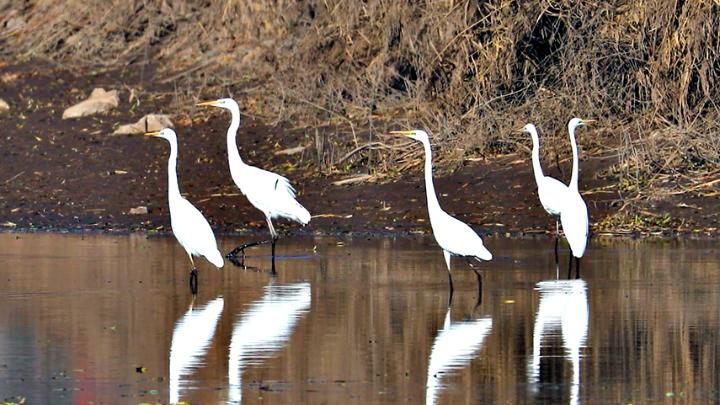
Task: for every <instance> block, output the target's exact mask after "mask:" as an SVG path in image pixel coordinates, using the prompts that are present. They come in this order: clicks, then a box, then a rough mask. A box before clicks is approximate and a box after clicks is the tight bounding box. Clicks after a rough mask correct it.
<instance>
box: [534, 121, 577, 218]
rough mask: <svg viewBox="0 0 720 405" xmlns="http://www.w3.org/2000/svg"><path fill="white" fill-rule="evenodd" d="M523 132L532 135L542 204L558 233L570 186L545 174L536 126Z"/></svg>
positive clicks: (535, 168)
mask: <svg viewBox="0 0 720 405" xmlns="http://www.w3.org/2000/svg"><path fill="white" fill-rule="evenodd" d="M523 131H524V132H527V133H529V134H530V137H531V138H532V142H533V148H532V165H533V173H534V174H535V182H536V183H537V187H538V196H539V197H540V204H542V206H543V208H544V209H545V211H547V213H548V214H550V215H552V216H553V217H555V220H556V231H557V221H558V220H559V219H560V212H561V211H562V207H563V204H564V203H565V201H566V200H567V198H568V193H569V189H568V186H566V185H565V184H563V183H561V182H560V181H559V180H556V179H554V178H552V177H550V176H545V174H544V173H543V170H542V166H540V140H539V138H538V133H537V129H536V128H535V125H533V124H527V125H525V127H523Z"/></svg>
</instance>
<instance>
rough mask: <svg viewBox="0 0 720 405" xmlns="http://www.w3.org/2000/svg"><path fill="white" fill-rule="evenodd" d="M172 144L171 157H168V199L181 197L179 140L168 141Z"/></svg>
mask: <svg viewBox="0 0 720 405" xmlns="http://www.w3.org/2000/svg"><path fill="white" fill-rule="evenodd" d="M168 142H170V157H168V197H169V198H173V197H180V187H179V186H178V177H177V155H178V152H177V150H178V146H177V139H172V138H171V139H168Z"/></svg>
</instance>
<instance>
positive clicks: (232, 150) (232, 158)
mask: <svg viewBox="0 0 720 405" xmlns="http://www.w3.org/2000/svg"><path fill="white" fill-rule="evenodd" d="M230 112H231V113H232V121H230V128H228V131H227V150H228V162H229V163H230V167H231V168H232V167H233V165H235V164H237V165H243V164H245V163H244V162H243V160H242V158H241V157H240V152H239V151H238V146H237V140H236V138H237V131H238V129H239V128H240V110H239V109H237V108H231V109H230Z"/></svg>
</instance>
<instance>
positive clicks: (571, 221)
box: [560, 118, 594, 274]
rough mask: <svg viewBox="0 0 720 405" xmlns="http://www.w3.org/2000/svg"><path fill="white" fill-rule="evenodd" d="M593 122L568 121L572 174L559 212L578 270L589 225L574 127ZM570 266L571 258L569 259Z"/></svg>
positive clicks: (578, 119)
mask: <svg viewBox="0 0 720 405" xmlns="http://www.w3.org/2000/svg"><path fill="white" fill-rule="evenodd" d="M591 122H594V121H592V120H582V119H580V118H573V119H571V120H570V122H568V132H569V134H570V145H571V146H572V153H573V167H572V176H571V177H570V185H569V187H568V189H569V193H568V194H567V199H566V201H565V205H564V207H563V209H562V212H561V213H560V223H562V227H563V230H564V231H565V237H566V238H567V240H568V243H569V244H570V251H572V255H573V256H574V257H575V269H576V272H577V273H578V274H579V272H580V258H581V257H583V255H584V254H585V248H586V247H587V241H588V235H589V227H588V221H589V220H588V212H587V206H586V205H585V201H584V200H583V198H582V196H581V195H580V191H579V190H578V177H579V174H578V172H579V170H580V163H579V158H578V148H577V142H576V141H575V128H577V127H579V126H582V125H586V124H589V123H591ZM569 262H570V263H569V265H570V268H572V258H571V259H570V261H569Z"/></svg>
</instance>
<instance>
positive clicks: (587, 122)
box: [581, 120, 597, 125]
mask: <svg viewBox="0 0 720 405" xmlns="http://www.w3.org/2000/svg"><path fill="white" fill-rule="evenodd" d="M581 121H582V123H583V124H585V125H587V124H593V123H595V122H597V120H581Z"/></svg>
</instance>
